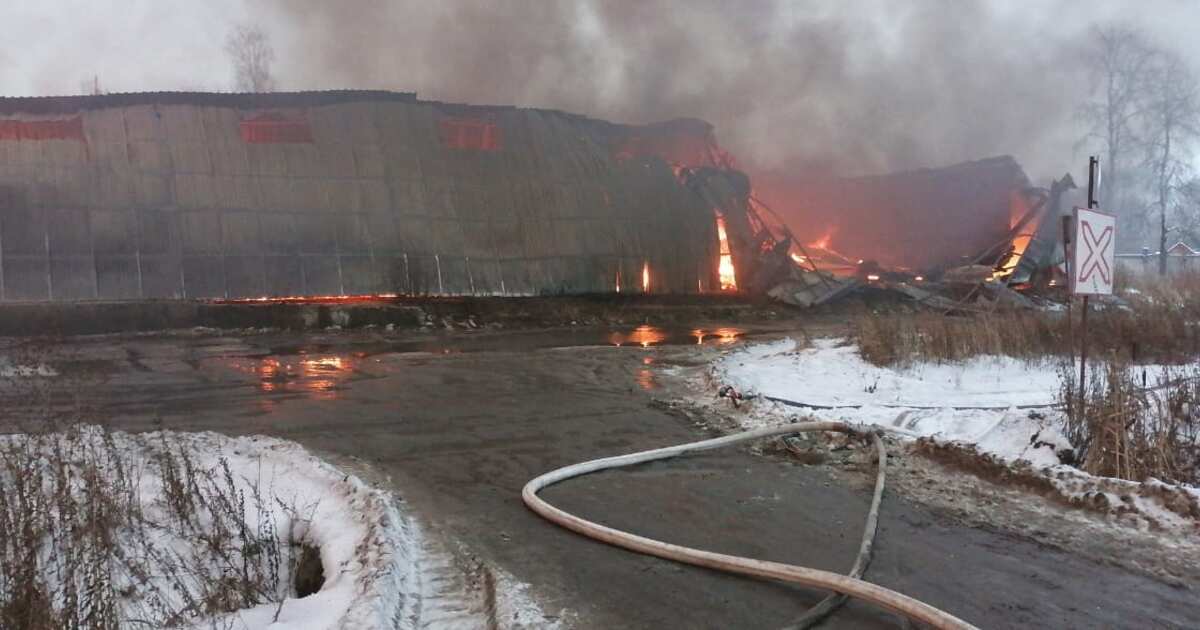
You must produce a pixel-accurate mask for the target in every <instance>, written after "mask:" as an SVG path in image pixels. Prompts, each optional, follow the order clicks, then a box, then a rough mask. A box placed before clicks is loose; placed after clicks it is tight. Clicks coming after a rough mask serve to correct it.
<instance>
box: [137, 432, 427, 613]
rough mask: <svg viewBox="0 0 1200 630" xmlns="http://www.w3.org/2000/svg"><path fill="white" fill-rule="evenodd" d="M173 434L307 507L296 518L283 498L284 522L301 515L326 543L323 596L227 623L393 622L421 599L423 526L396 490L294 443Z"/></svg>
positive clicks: (312, 534)
mask: <svg viewBox="0 0 1200 630" xmlns="http://www.w3.org/2000/svg"><path fill="white" fill-rule="evenodd" d="M137 437H138V438H139V439H149V440H153V439H155V438H156V435H155V434H151V435H149V436H145V437H144V438H143V436H137ZM170 437H171V439H174V440H179V441H180V442H182V444H183V445H185V446H186V447H187V448H188V449H189V450H190V451H192V452H193V453H195V454H196V455H198V459H197V463H198V464H199V465H200V466H203V467H211V466H215V465H216V464H217V463H218V460H219V458H222V457H224V458H225V459H226V460H227V461H228V462H229V466H230V468H231V469H232V470H233V472H234V474H235V476H237V477H240V479H241V480H242V481H243V482H245V483H247V484H249V483H257V484H259V486H260V487H265V488H269V492H270V494H271V495H273V496H274V497H276V498H278V499H279V501H280V502H282V503H283V504H284V505H288V506H296V507H298V508H299V509H300V512H299V513H298V514H297V515H291V514H288V513H286V512H285V511H284V510H283V508H282V506H280V505H278V504H277V505H276V506H275V507H276V513H275V515H274V516H275V521H276V523H277V525H278V526H279V527H280V528H281V529H282V528H284V527H287V526H289V525H290V523H291V521H292V520H293V519H292V517H293V516H299V517H300V518H301V519H302V520H303V521H304V522H303V523H301V524H300V527H299V528H298V529H297V532H296V533H297V535H298V536H299V537H302V538H303V539H304V540H305V541H306V542H307V543H308V544H311V545H313V546H315V547H317V548H318V549H320V553H321V564H322V566H323V567H324V573H325V583H324V585H323V586H322V587H321V589H320V590H319V591H318V592H317V593H315V594H313V595H310V596H308V597H303V598H289V599H286V600H285V601H284V602H283V604H282V606H281V605H280V604H278V603H266V604H262V605H259V606H257V607H254V608H251V609H247V610H243V611H239V612H237V613H233V614H231V615H229V616H228V618H227V619H226V620H225V621H227V622H229V623H230V624H231V625H232V627H233V628H247V629H257V628H290V629H295V630H318V629H325V628H337V627H352V628H392V627H395V624H396V621H397V620H400V619H403V618H405V617H406V616H409V614H406V613H409V612H411V611H410V609H412V608H413V607H414V606H419V602H420V598H421V595H422V593H421V579H420V575H419V573H418V563H417V555H418V554H419V553H420V548H421V544H422V543H421V541H420V532H419V531H418V529H417V526H416V525H415V524H414V523H412V522H411V521H409V520H408V519H407V518H405V516H404V515H403V514H401V512H400V511H399V510H398V509H397V505H396V502H395V500H394V499H393V498H392V497H391V496H390V495H389V494H388V493H386V492H383V491H381V490H376V489H373V488H371V487H369V486H367V485H366V484H365V483H363V482H362V481H361V480H359V479H358V478H357V477H354V476H352V475H347V474H345V473H343V472H341V471H339V470H338V469H336V468H334V467H333V466H330V465H329V464H327V463H325V462H324V461H322V460H320V459H318V458H317V457H314V456H313V455H311V454H310V453H308V451H306V450H305V449H304V448H303V447H301V446H299V445H297V444H295V443H292V442H288V441H285V440H279V439H273V438H265V437H239V438H231V437H226V436H224V435H220V434H216V433H198V434H189V433H174V434H171V435H170ZM276 614H278V618H277V619H276ZM211 625H212V622H211V621H205V622H203V623H201V624H198V626H197V627H202V628H207V627H211Z"/></svg>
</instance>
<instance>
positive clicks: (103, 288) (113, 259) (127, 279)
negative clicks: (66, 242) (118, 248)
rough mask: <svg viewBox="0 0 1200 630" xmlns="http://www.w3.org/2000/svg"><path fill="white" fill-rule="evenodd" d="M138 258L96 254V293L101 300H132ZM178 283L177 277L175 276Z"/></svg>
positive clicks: (136, 288) (133, 297)
mask: <svg viewBox="0 0 1200 630" xmlns="http://www.w3.org/2000/svg"><path fill="white" fill-rule="evenodd" d="M138 278H139V274H138V259H137V258H136V257H134V256H119V255H113V256H110V255H100V254H97V255H96V294H97V297H99V298H100V299H103V300H134V299H137V298H139V297H141V292H140V291H139V289H138ZM175 281H176V283H178V281H179V279H178V277H177V278H175Z"/></svg>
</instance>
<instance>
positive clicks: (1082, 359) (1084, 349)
mask: <svg viewBox="0 0 1200 630" xmlns="http://www.w3.org/2000/svg"><path fill="white" fill-rule="evenodd" d="M1099 167H1100V159H1099V158H1097V157H1096V156H1094V155H1093V156H1092V157H1091V158H1089V159H1088V209H1089V210H1090V209H1093V208H1095V207H1096V171H1097V170H1098V169H1099ZM1072 280H1074V276H1072ZM1089 297H1090V296H1088V295H1084V296H1083V313H1082V314H1081V315H1080V317H1079V340H1080V341H1079V406H1080V410H1082V408H1083V405H1084V392H1085V391H1086V389H1085V388H1086V386H1087V381H1086V379H1087V355H1088V330H1087V316H1088V298H1089Z"/></svg>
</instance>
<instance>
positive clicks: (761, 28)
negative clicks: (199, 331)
mask: <svg viewBox="0 0 1200 630" xmlns="http://www.w3.org/2000/svg"><path fill="white" fill-rule="evenodd" d="M1001 5H1003V6H1001ZM269 6H270V9H269V10H268V11H267V12H266V14H265V15H264V16H263V20H264V23H265V24H266V25H267V26H268V28H269V30H270V31H272V32H273V33H274V34H276V35H277V36H278V37H279V38H281V39H280V40H279V43H280V44H281V46H280V48H281V52H283V53H284V54H282V55H281V67H280V69H279V70H280V75H281V76H280V78H281V83H282V84H283V85H285V86H294V87H346V86H353V87H368V86H369V87H381V88H390V89H398V90H415V91H417V92H418V93H419V94H420V95H421V96H422V97H424V98H431V99H440V100H450V101H463V102H472V103H502V104H515V105H523V106H539V107H552V108H561V109H565V110H569V111H574V112H581V113H586V114H589V115H594V116H598V117H603V118H607V119H612V120H619V121H623V122H649V121H654V120H660V119H665V118H672V117H677V116H695V117H699V118H703V119H705V120H708V121H709V122H712V123H713V124H714V125H716V126H717V132H718V137H719V138H720V139H721V141H722V143H723V144H724V145H725V146H726V147H727V148H728V149H730V150H731V151H732V152H733V153H734V155H736V156H738V157H739V158H740V159H741V161H742V162H743V164H745V165H746V166H747V167H748V168H750V169H751V170H764V169H769V170H784V171H788V170H795V169H801V168H803V169H807V170H812V169H814V168H829V169H832V170H835V171H838V172H853V173H867V172H880V171H887V170H896V169H904V168H913V167H920V166H935V165H943V164H948V163H951V162H955V161H961V160H967V159H972V158H977V157H982V156H986V155H994V154H1001V153H1010V154H1013V155H1015V156H1016V157H1017V158H1018V160H1021V161H1022V162H1023V163H1024V164H1026V166H1027V168H1028V170H1029V171H1030V172H1031V174H1033V175H1035V176H1037V177H1038V178H1039V179H1041V177H1043V176H1049V175H1053V174H1060V173H1061V172H1063V171H1064V170H1066V168H1067V167H1068V166H1070V165H1072V164H1073V163H1074V162H1076V161H1078V156H1077V155H1076V148H1075V147H1074V142H1075V141H1076V140H1077V139H1078V135H1079V132H1078V130H1076V129H1075V128H1074V124H1073V114H1074V111H1075V108H1076V106H1077V104H1078V102H1079V99H1080V96H1081V94H1082V92H1083V90H1085V89H1086V80H1085V78H1086V77H1085V76H1084V75H1085V73H1084V71H1083V70H1082V66H1081V64H1082V61H1083V52H1082V51H1083V48H1084V47H1083V44H1084V43H1085V42H1084V36H1085V35H1086V34H1087V32H1088V29H1087V26H1088V23H1087V21H1086V20H1083V19H1081V17H1082V16H1080V15H1078V13H1076V12H1075V10H1074V7H1077V6H1078V5H1076V4H1075V3H1069V2H1064V3H1061V4H1060V3H1057V2H1039V3H1036V4H1035V6H1036V10H1026V9H1024V8H1021V7H1014V6H1012V3H999V2H987V1H984V0H956V1H954V2H933V1H924V2H915V3H908V2H903V3H901V2H886V1H863V0H858V1H855V2H826V3H818V2H761V1H752V2H727V1H723V0H650V1H642V0H629V1H618V0H608V1H605V0H556V1H553V2H527V1H497V2H481V1H470V0H463V1H442V2H429V3H425V2H420V3H417V2H412V3H409V2H400V3H396V2H384V1H382V0H357V1H343V2H336V3H334V2H326V1H325V0H273V1H272V2H271V3H270V4H269ZM1109 13H1110V14H1111V13H1112V12H1111V11H1110V12H1109Z"/></svg>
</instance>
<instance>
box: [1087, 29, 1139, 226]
mask: <svg viewBox="0 0 1200 630" xmlns="http://www.w3.org/2000/svg"><path fill="white" fill-rule="evenodd" d="M1093 39H1094V41H1095V48H1094V51H1093V53H1092V58H1091V66H1092V87H1093V94H1094V98H1093V99H1092V100H1091V101H1089V102H1088V103H1087V104H1085V105H1084V106H1083V107H1082V108H1081V110H1080V115H1081V117H1082V119H1083V121H1084V122H1085V124H1086V125H1087V128H1088V131H1087V137H1086V138H1085V140H1088V139H1090V140H1093V141H1098V142H1099V143H1100V145H1101V148H1102V150H1103V152H1104V155H1105V159H1104V162H1103V163H1102V166H1103V167H1104V177H1103V178H1102V180H1101V182H1100V190H1099V193H1100V200H1101V203H1102V204H1104V205H1105V206H1107V207H1109V208H1112V209H1113V210H1116V211H1117V212H1118V213H1120V210H1121V209H1122V207H1123V206H1124V205H1125V204H1126V203H1127V201H1128V199H1127V197H1128V193H1129V190H1128V187H1127V185H1128V183H1129V182H1128V181H1127V176H1128V173H1127V172H1126V168H1127V165H1128V164H1129V161H1128V158H1129V154H1131V153H1133V152H1134V151H1135V150H1136V148H1137V144H1138V141H1139V137H1138V122H1139V118H1140V116H1141V115H1142V110H1143V108H1144V99H1145V95H1146V83H1147V80H1148V77H1147V74H1148V72H1149V70H1150V66H1151V63H1152V61H1153V59H1154V51H1153V47H1152V46H1150V44H1149V43H1148V42H1147V41H1146V40H1145V38H1144V37H1143V35H1142V34H1141V33H1140V32H1139V31H1136V30H1134V29H1131V28H1129V27H1126V26H1122V25H1110V26H1105V27H1100V28H1097V29H1096V31H1095V33H1094V35H1093Z"/></svg>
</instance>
